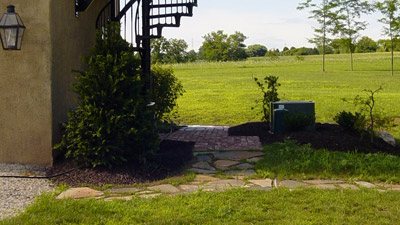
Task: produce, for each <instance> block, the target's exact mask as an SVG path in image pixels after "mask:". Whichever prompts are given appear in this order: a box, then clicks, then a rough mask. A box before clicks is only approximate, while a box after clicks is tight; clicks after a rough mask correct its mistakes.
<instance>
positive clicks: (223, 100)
mask: <svg viewBox="0 0 400 225" xmlns="http://www.w3.org/2000/svg"><path fill="white" fill-rule="evenodd" d="M321 61H322V56H305V57H302V58H300V59H299V58H296V57H294V56H287V57H280V58H279V60H277V61H271V60H269V58H250V59H249V60H247V61H243V62H222V63H206V62H204V63H189V64H178V65H174V66H173V67H174V70H175V75H176V76H177V77H178V78H179V80H181V81H182V83H183V86H184V89H185V90H186V92H185V94H184V95H183V96H182V97H181V98H180V99H179V101H178V102H179V109H178V113H179V119H178V121H177V122H179V123H181V124H207V125H231V126H232V125H238V124H241V123H245V122H249V121H259V120H260V118H261V115H260V114H259V113H258V111H259V110H252V109H251V108H252V107H254V106H256V103H255V100H256V99H260V98H261V93H260V91H259V90H258V87H257V86H256V84H255V82H254V80H253V77H258V78H263V77H265V76H267V75H275V76H279V82H280V83H281V84H282V86H281V87H280V88H279V89H278V92H279V95H280V98H281V100H307V101H314V102H315V103H316V117H317V121H319V122H332V121H333V117H334V116H335V115H336V113H338V112H339V111H342V110H346V111H354V110H355V108H354V106H353V105H352V104H349V103H345V102H343V101H342V99H343V98H347V99H351V98H354V97H355V96H356V95H358V94H360V95H365V94H364V93H363V92H362V91H363V90H364V89H377V88H378V87H379V86H380V85H382V87H383V91H382V92H380V93H379V94H378V95H377V107H378V108H379V109H380V110H382V112H383V113H384V115H385V116H387V117H395V118H400V53H395V75H394V76H392V75H391V71H390V53H371V54H355V55H354V65H355V66H354V69H355V70H354V71H350V55H346V54H342V55H327V62H326V70H327V72H325V73H323V72H322V65H321ZM399 131H400V129H399V128H396V129H395V130H392V132H394V135H395V136H396V137H399V136H400V133H399Z"/></svg>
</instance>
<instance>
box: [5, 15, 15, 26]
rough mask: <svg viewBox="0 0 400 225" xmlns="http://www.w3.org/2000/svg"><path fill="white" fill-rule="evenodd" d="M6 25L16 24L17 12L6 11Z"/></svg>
mask: <svg viewBox="0 0 400 225" xmlns="http://www.w3.org/2000/svg"><path fill="white" fill-rule="evenodd" d="M5 25H6V26H16V25H18V19H17V14H15V13H8V14H7V17H6V21H5Z"/></svg>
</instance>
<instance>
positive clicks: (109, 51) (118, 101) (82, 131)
mask: <svg viewBox="0 0 400 225" xmlns="http://www.w3.org/2000/svg"><path fill="white" fill-rule="evenodd" d="M106 31H107V32H102V33H100V32H99V33H97V37H96V45H95V47H94V49H93V50H92V54H91V56H89V57H84V58H83V62H85V63H86V64H87V68H88V69H87V70H85V71H76V80H77V82H76V83H75V84H74V86H73V87H74V91H75V92H76V94H77V95H78V107H77V108H76V110H73V111H71V112H70V113H69V121H68V122H67V123H66V134H65V135H64V137H63V140H62V142H61V143H60V144H59V146H57V148H64V149H66V151H67V152H66V156H67V157H71V158H73V159H74V161H75V162H77V163H83V164H86V165H90V166H93V167H96V166H107V167H112V166H114V165H121V164H123V163H125V162H129V163H137V164H140V163H145V162H146V160H147V159H148V158H149V157H151V156H152V155H153V154H154V153H155V152H156V151H157V148H158V138H157V135H156V134H155V133H154V132H153V121H152V117H153V116H152V115H153V113H152V112H150V111H149V109H148V107H146V105H147V104H148V103H149V99H146V98H145V96H143V95H142V93H143V86H144V81H143V79H142V78H141V76H140V74H141V70H140V58H138V57H137V56H135V54H134V51H133V48H132V46H131V45H130V44H129V43H127V42H126V41H125V40H124V39H122V37H121V36H120V33H119V32H120V27H119V25H118V24H112V25H110V26H109V27H108V28H107V29H106Z"/></svg>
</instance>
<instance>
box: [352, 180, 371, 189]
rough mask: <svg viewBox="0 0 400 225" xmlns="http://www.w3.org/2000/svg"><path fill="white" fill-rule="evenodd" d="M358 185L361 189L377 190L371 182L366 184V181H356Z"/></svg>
mask: <svg viewBox="0 0 400 225" xmlns="http://www.w3.org/2000/svg"><path fill="white" fill-rule="evenodd" d="M355 183H356V184H358V185H359V186H360V187H364V188H375V187H376V186H375V184H371V183H369V182H365V181H356V182H355Z"/></svg>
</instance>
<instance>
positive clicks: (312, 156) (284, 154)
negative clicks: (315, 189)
mask: <svg viewBox="0 0 400 225" xmlns="http://www.w3.org/2000/svg"><path fill="white" fill-rule="evenodd" d="M256 170H257V174H258V176H259V177H268V178H274V177H275V176H276V175H277V176H278V179H279V180H284V179H295V180H302V179H303V180H304V179H343V180H363V181H371V182H385V183H400V157H398V156H394V155H387V154H382V153H375V154H364V153H357V152H356V151H355V152H338V151H336V152H332V151H328V150H324V149H319V150H315V149H312V148H311V147H310V146H308V145H303V146H298V145H296V144H295V143H294V142H293V141H286V142H285V143H275V144H272V145H268V146H266V147H265V157H264V159H262V160H260V161H259V162H258V163H257V164H256Z"/></svg>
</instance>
